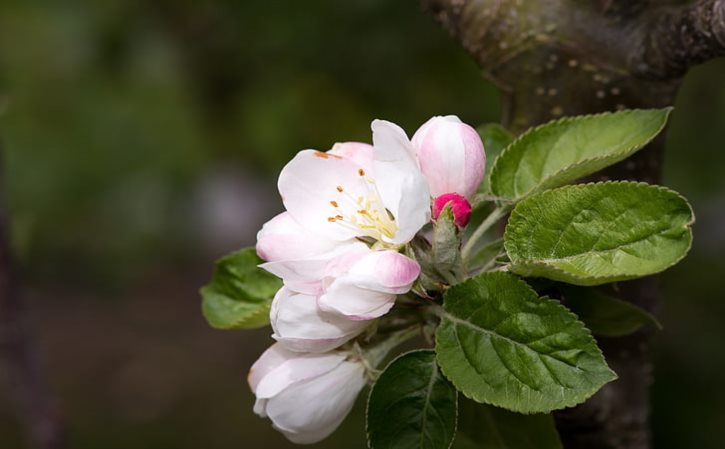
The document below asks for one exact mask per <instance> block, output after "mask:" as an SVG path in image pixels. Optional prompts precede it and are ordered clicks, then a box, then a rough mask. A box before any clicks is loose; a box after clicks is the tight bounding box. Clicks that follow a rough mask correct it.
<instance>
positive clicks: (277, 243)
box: [257, 212, 338, 262]
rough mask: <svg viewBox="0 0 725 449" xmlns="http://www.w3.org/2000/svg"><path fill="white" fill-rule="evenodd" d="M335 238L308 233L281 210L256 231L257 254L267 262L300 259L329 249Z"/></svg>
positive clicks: (334, 244)
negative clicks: (330, 238)
mask: <svg viewBox="0 0 725 449" xmlns="http://www.w3.org/2000/svg"><path fill="white" fill-rule="evenodd" d="M336 245H338V242H337V241H335V240H329V239H326V238H324V237H321V236H318V235H314V234H310V233H309V232H307V231H306V230H305V228H303V227H302V226H300V225H299V223H297V222H296V221H295V220H294V219H293V218H292V216H291V215H290V214H289V213H288V212H282V213H281V214H279V215H277V216H275V217H274V218H272V219H271V220H269V221H268V222H267V223H265V224H264V226H262V229H261V230H260V231H259V232H258V233H257V254H258V255H259V257H261V258H262V259H263V260H266V261H268V262H278V261H281V260H290V259H302V258H305V257H311V256H316V255H320V254H323V253H326V252H329V251H331V250H332V249H334V248H335V246H336Z"/></svg>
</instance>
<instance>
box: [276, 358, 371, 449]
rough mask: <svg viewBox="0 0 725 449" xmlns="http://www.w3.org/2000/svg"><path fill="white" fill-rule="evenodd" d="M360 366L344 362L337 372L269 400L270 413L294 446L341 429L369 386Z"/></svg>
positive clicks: (312, 380) (328, 373) (291, 388)
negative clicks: (363, 389) (360, 396)
mask: <svg viewBox="0 0 725 449" xmlns="http://www.w3.org/2000/svg"><path fill="white" fill-rule="evenodd" d="M364 374H365V370H364V368H363V366H362V365H361V364H360V363H355V362H343V363H341V364H340V365H339V366H337V367H336V368H335V369H334V370H332V371H329V372H327V373H326V374H324V375H322V376H319V377H317V378H314V379H309V380H307V381H305V382H300V383H298V384H295V385H293V386H291V387H289V388H287V389H286V390H284V391H283V392H281V393H280V394H279V395H277V396H275V397H274V398H272V399H270V400H269V403H268V404H267V413H268V415H269V417H270V419H271V420H272V422H273V423H274V426H275V427H276V428H277V429H278V430H280V431H281V432H282V433H284V435H285V436H286V437H287V438H288V439H289V440H290V441H292V442H293V443H297V444H312V443H316V442H318V441H320V440H322V439H324V438H326V437H327V436H329V435H330V434H331V433H332V432H334V431H335V429H337V427H338V426H339V425H340V423H342V421H343V420H344V419H345V417H346V416H347V415H348V413H350V410H351V409H352V406H353V405H354V403H355V399H356V398H357V395H358V394H359V393H360V390H362V388H363V386H364V385H365V377H364Z"/></svg>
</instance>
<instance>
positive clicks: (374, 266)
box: [347, 251, 420, 294]
mask: <svg viewBox="0 0 725 449" xmlns="http://www.w3.org/2000/svg"><path fill="white" fill-rule="evenodd" d="M419 275H420V265H418V263H417V262H416V261H414V260H413V259H411V258H410V257H407V256H405V255H403V254H400V253H398V252H396V251H374V252H372V253H370V254H369V255H367V256H366V257H364V258H362V259H360V261H359V262H358V263H356V264H355V265H354V266H353V267H351V268H350V270H349V271H348V273H347V276H348V277H351V278H354V279H355V281H354V282H355V283H356V284H357V285H359V286H361V287H365V288H369V289H374V290H379V291H384V292H387V293H397V294H403V293H407V292H408V291H409V290H410V288H411V286H412V285H413V282H415V280H416V279H418V276H419Z"/></svg>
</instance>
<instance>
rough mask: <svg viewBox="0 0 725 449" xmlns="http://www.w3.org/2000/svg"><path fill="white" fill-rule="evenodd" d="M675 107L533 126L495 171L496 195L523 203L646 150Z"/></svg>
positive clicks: (508, 150) (506, 152) (505, 153)
mask: <svg viewBox="0 0 725 449" xmlns="http://www.w3.org/2000/svg"><path fill="white" fill-rule="evenodd" d="M671 110H672V109H671V108H665V109H645V110H628V111H620V112H610V113H604V114H597V115H585V116H578V117H568V118H563V119H560V120H556V121H553V122H549V123H547V124H544V125H541V126H539V127H536V128H532V129H530V130H529V131H527V132H525V133H524V134H522V135H521V136H520V137H519V138H518V139H516V140H515V141H514V142H513V143H512V144H511V145H509V146H508V147H507V148H506V149H505V150H504V151H503V152H502V153H501V155H500V156H499V157H498V158H497V159H496V163H495V164H494V166H493V168H492V169H491V191H492V192H493V194H494V195H495V196H497V197H502V198H508V199H509V200H511V201H518V200H520V199H522V198H524V197H526V196H528V195H531V194H533V193H535V192H539V191H542V190H546V189H551V188H554V187H558V186H562V185H564V184H568V183H570V182H572V181H574V180H576V179H579V178H582V177H584V176H587V175H590V174H592V173H595V172H597V171H599V170H601V169H603V168H605V167H608V166H610V165H612V164H614V163H616V162H619V161H621V160H623V159H625V158H627V157H628V156H630V155H631V154H633V153H634V152H636V151H637V150H639V149H640V148H642V147H644V146H645V145H646V144H647V143H648V142H649V141H651V140H652V139H653V138H654V137H655V136H656V135H657V134H659V133H660V131H662V129H663V128H664V126H665V124H666V123H667V117H668V116H669V114H670V112H671Z"/></svg>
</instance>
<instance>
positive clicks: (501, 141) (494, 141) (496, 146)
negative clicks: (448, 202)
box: [476, 123, 514, 194]
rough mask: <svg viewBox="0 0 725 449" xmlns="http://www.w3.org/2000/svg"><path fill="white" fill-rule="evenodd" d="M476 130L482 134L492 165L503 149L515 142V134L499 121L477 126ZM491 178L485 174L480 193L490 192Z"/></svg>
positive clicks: (488, 161) (484, 146)
mask: <svg viewBox="0 0 725 449" xmlns="http://www.w3.org/2000/svg"><path fill="white" fill-rule="evenodd" d="M476 131H478V135H479V136H481V140H482V141H483V148H484V150H485V151H486V161H487V165H488V166H489V167H492V166H493V164H494V162H495V161H496V159H497V158H498V155H499V154H501V152H502V151H503V149H504V148H506V147H507V146H509V144H510V143H511V142H513V140H514V136H513V134H511V133H510V132H508V131H507V130H506V128H504V127H503V126H501V125H499V124H498V123H487V124H485V125H481V126H479V127H478V128H476ZM489 180H490V176H485V177H484V178H483V181H482V182H481V185H480V186H479V187H478V192H479V193H483V194H490V182H489Z"/></svg>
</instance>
